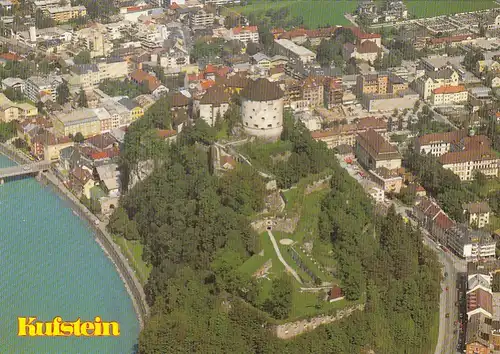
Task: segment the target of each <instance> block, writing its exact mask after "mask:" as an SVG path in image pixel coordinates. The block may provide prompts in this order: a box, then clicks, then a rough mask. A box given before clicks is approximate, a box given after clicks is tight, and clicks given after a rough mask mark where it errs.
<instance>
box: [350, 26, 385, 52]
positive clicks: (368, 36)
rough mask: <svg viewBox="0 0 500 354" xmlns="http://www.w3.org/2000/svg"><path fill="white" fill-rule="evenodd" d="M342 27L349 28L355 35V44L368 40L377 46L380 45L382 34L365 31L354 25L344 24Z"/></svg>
mask: <svg viewBox="0 0 500 354" xmlns="http://www.w3.org/2000/svg"><path fill="white" fill-rule="evenodd" d="M343 28H346V29H350V30H351V31H352V33H353V34H354V36H355V37H356V44H362V43H364V42H366V41H370V42H373V43H375V44H376V45H377V46H378V47H380V46H381V45H382V36H381V35H380V34H378V33H365V32H363V30H362V29H361V28H359V27H355V26H346V27H343Z"/></svg>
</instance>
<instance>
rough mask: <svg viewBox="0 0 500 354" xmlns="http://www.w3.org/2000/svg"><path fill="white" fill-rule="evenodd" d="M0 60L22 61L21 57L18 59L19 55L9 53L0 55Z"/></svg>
mask: <svg viewBox="0 0 500 354" xmlns="http://www.w3.org/2000/svg"><path fill="white" fill-rule="evenodd" d="M0 59H2V60H5V61H21V60H23V58H22V57H20V56H19V55H17V54H15V53H11V52H9V53H3V54H0Z"/></svg>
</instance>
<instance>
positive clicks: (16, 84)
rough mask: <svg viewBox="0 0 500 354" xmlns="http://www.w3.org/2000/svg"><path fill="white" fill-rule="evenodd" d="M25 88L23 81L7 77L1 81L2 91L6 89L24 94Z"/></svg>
mask: <svg viewBox="0 0 500 354" xmlns="http://www.w3.org/2000/svg"><path fill="white" fill-rule="evenodd" d="M25 86H26V83H25V81H24V80H23V79H20V78H17V77H7V78H5V79H3V80H2V90H4V91H5V90H7V89H11V90H16V91H19V92H24V88H25Z"/></svg>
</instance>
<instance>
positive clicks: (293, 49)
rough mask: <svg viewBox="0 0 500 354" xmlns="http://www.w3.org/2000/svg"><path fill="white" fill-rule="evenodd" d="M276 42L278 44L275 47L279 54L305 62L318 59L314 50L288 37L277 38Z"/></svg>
mask: <svg viewBox="0 0 500 354" xmlns="http://www.w3.org/2000/svg"><path fill="white" fill-rule="evenodd" d="M274 43H275V44H276V46H275V49H276V50H277V51H278V54H280V55H283V56H285V57H288V58H293V59H295V60H299V61H301V62H302V63H304V64H305V63H309V62H311V61H313V60H314V59H316V54H315V53H314V52H312V51H310V50H309V49H307V48H305V47H302V46H300V45H297V44H295V43H294V42H292V41H290V40H288V39H275V40H274Z"/></svg>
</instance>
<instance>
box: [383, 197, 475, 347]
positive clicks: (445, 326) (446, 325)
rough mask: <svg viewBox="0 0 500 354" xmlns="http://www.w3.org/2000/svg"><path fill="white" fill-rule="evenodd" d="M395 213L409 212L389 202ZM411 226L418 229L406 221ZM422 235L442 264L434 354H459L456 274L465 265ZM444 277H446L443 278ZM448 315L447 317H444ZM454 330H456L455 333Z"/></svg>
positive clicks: (428, 237) (415, 224) (413, 223)
mask: <svg viewBox="0 0 500 354" xmlns="http://www.w3.org/2000/svg"><path fill="white" fill-rule="evenodd" d="M391 202H392V204H393V205H394V207H395V209H396V212H397V213H398V214H400V215H402V216H404V217H405V218H408V216H407V214H406V211H407V210H411V208H408V207H406V206H404V205H402V204H401V203H400V202H399V201H391ZM408 220H409V221H410V222H411V224H412V225H414V226H416V227H419V226H418V223H417V222H416V221H415V220H413V219H411V218H410V219H408ZM420 230H421V231H422V234H423V236H424V237H423V242H424V244H425V245H427V246H428V247H429V248H430V249H432V250H433V251H434V252H436V254H437V256H438V259H439V261H440V262H441V263H442V264H443V271H442V275H443V281H442V283H441V289H442V291H441V295H440V299H439V336H438V342H437V345H436V350H435V351H434V354H450V353H459V351H457V345H458V337H459V331H458V330H457V329H458V327H457V325H455V321H458V316H459V315H458V307H457V306H455V303H457V302H458V296H457V293H458V289H457V282H458V273H466V272H467V263H466V262H465V260H463V259H460V258H458V257H457V256H455V255H454V254H452V253H451V252H450V251H445V250H444V249H443V248H441V247H439V246H438V245H437V244H436V243H435V242H434V241H433V240H432V237H431V235H430V234H429V232H428V231H427V230H425V229H423V228H421V227H420ZM445 275H446V276H445ZM446 314H448V317H446ZM455 330H457V331H456V332H455Z"/></svg>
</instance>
